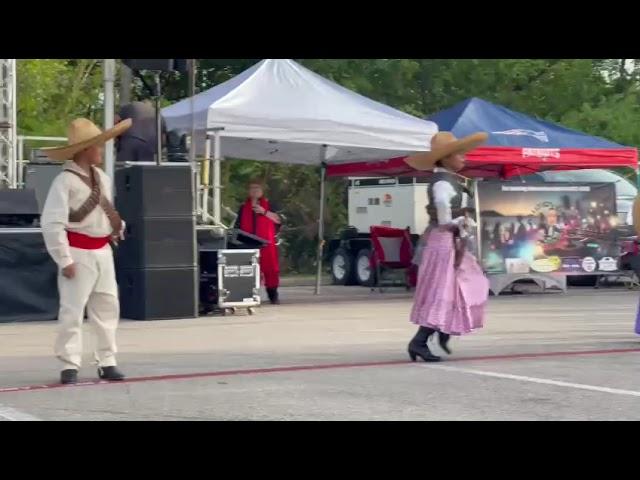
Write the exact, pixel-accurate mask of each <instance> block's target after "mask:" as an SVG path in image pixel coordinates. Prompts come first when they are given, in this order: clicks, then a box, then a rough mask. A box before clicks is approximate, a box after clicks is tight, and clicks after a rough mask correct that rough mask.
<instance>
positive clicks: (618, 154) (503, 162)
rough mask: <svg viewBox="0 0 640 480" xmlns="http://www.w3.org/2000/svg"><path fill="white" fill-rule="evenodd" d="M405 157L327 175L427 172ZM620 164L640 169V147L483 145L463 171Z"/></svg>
mask: <svg viewBox="0 0 640 480" xmlns="http://www.w3.org/2000/svg"><path fill="white" fill-rule="evenodd" d="M405 158H406V157H396V158H392V159H389V160H383V161H377V162H350V163H343V164H337V165H330V166H329V167H328V168H327V175H328V176H329V177H400V176H420V175H424V174H425V172H420V171H418V170H415V169H413V168H411V167H410V166H409V165H407V164H406V163H405V161H404V159H405ZM620 167H628V168H632V169H634V170H637V168H638V151H637V150H636V149H635V148H619V149H611V150H590V151H585V150H579V149H547V150H544V149H530V148H529V149H528V148H514V147H481V148H477V149H475V150H473V151H471V152H469V153H467V167H466V168H465V169H464V171H462V172H460V173H461V174H462V175H464V176H466V177H470V178H502V179H508V178H512V177H518V176H524V175H530V174H532V173H536V172H540V171H544V170H577V169H584V168H603V169H611V168H620Z"/></svg>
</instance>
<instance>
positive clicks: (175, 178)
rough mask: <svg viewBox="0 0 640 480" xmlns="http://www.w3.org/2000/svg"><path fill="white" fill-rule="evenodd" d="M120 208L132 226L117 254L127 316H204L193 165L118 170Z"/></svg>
mask: <svg viewBox="0 0 640 480" xmlns="http://www.w3.org/2000/svg"><path fill="white" fill-rule="evenodd" d="M115 187H116V207H117V209H118V211H119V212H120V215H121V216H122V218H123V219H124V221H125V222H126V231H125V241H124V242H121V243H120V245H119V246H118V248H117V253H116V268H117V276H118V285H119V288H120V310H121V315H122V317H123V318H129V319H134V320H154V319H165V318H187V317H195V316H197V314H198V293H197V285H198V277H197V271H198V268H197V257H196V230H195V216H194V212H193V190H192V177H191V167H190V166H189V165H175V164H174V165H166V164H165V165H131V166H127V167H124V168H120V169H117V170H116V172H115Z"/></svg>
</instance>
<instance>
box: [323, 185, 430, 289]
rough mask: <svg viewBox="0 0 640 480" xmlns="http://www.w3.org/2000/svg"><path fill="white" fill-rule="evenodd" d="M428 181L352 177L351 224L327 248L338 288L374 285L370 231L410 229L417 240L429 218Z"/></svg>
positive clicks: (349, 207) (349, 196) (349, 188)
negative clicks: (380, 228)
mask: <svg viewBox="0 0 640 480" xmlns="http://www.w3.org/2000/svg"><path fill="white" fill-rule="evenodd" d="M427 189H428V183H427V180H426V178H413V177H400V178H350V179H349V184H348V203H349V205H348V221H349V227H347V228H346V229H345V230H344V231H343V232H342V233H341V235H340V238H336V239H333V240H330V241H329V245H328V248H327V254H328V258H329V259H330V265H331V275H332V277H333V283H334V284H336V285H363V286H369V285H371V284H372V283H373V281H374V278H373V273H372V271H371V269H370V256H371V250H372V246H371V239H370V236H369V228H370V227H371V226H372V225H383V226H387V227H393V228H408V229H409V231H410V232H411V236H412V238H413V240H414V241H417V239H418V237H419V236H420V234H421V233H422V232H424V230H425V228H427V223H428V221H429V218H428V216H427V213H426V207H427V203H428V201H427Z"/></svg>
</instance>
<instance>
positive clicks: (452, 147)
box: [404, 132, 489, 170]
mask: <svg viewBox="0 0 640 480" xmlns="http://www.w3.org/2000/svg"><path fill="white" fill-rule="evenodd" d="M488 138H489V135H488V134H487V133H485V132H478V133H473V134H471V135H468V136H466V137H464V138H461V139H457V138H456V136H455V135H454V134H453V133H451V132H438V133H436V134H435V135H434V136H433V137H432V138H431V151H429V152H422V153H417V154H415V155H411V156H409V157H407V158H405V159H404V161H405V162H406V163H407V164H408V165H409V166H410V167H411V168H415V169H416V170H433V168H434V167H435V164H436V162H437V161H438V160H441V159H443V158H445V157H448V156H449V155H453V154H454V153H466V152H468V151H470V150H473V149H474V148H476V147H478V146H479V145H482V144H483V143H485V142H486V141H487V139H488Z"/></svg>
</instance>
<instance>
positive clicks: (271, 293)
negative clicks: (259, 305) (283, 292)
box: [267, 288, 280, 305]
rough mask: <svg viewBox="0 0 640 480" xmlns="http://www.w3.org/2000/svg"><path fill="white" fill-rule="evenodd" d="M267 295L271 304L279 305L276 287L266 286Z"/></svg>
mask: <svg viewBox="0 0 640 480" xmlns="http://www.w3.org/2000/svg"><path fill="white" fill-rule="evenodd" d="M267 296H268V297H269V302H271V305H280V298H279V297H278V289H277V288H267Z"/></svg>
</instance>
